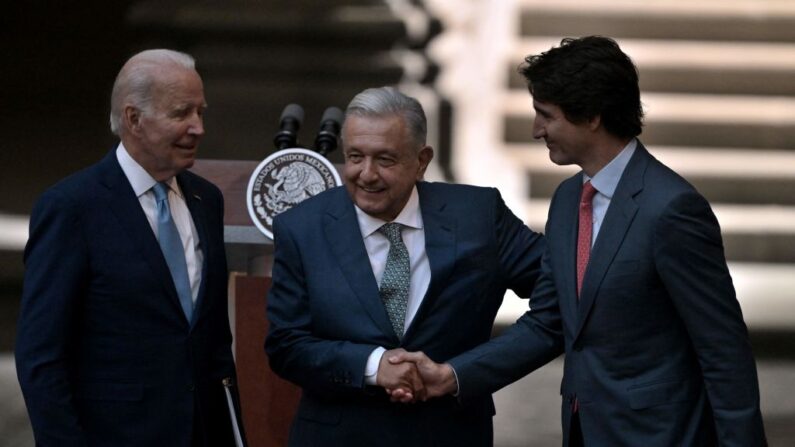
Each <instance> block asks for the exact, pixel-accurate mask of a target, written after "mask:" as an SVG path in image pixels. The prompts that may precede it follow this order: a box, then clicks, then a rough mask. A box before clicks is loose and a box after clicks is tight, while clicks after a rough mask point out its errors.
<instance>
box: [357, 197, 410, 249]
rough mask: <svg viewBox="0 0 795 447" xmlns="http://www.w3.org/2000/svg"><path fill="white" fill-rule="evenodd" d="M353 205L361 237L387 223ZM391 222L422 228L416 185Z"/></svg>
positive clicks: (368, 234)
mask: <svg viewBox="0 0 795 447" xmlns="http://www.w3.org/2000/svg"><path fill="white" fill-rule="evenodd" d="M353 207H354V208H355V209H356V219H357V220H358V221H359V229H360V230H361V232H362V238H366V237H368V236H370V235H371V234H373V233H375V232H376V231H378V229H379V228H381V227H382V226H383V225H384V224H385V223H387V222H386V221H384V220H381V219H379V218H377V217H373V216H371V215H369V214H367V213H365V212H364V211H362V210H361V208H359V207H358V206H356V204H354V205H353ZM392 222H397V223H399V224H402V225H403V226H406V227H410V228H416V229H422V214H421V213H420V196H419V194H418V193H417V186H416V185H415V186H414V188H412V190H411V195H410V196H409V201H408V202H406V205H405V206H404V207H403V209H402V210H401V211H400V214H398V215H397V217H396V218H395V220H393V221H392Z"/></svg>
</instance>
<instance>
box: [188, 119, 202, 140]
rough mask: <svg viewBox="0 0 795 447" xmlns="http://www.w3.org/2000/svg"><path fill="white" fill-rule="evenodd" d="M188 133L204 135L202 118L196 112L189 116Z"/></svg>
mask: <svg viewBox="0 0 795 447" xmlns="http://www.w3.org/2000/svg"><path fill="white" fill-rule="evenodd" d="M188 133H190V134H191V135H195V136H197V137H200V136H202V135H204V119H203V118H202V116H201V115H200V114H198V113H194V114H193V116H192V117H191V123H190V127H188Z"/></svg>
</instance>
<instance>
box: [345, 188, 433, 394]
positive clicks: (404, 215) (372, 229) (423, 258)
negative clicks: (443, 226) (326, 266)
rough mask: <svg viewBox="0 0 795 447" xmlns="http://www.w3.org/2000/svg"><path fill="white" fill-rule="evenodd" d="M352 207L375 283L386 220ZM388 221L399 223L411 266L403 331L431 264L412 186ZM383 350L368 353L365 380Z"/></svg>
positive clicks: (370, 379) (380, 272)
mask: <svg viewBox="0 0 795 447" xmlns="http://www.w3.org/2000/svg"><path fill="white" fill-rule="evenodd" d="M354 207H355V208H356V218H357V220H358V222H359V229H360V230H361V232H362V239H363V240H364V248H365V249H366V250H367V256H368V257H369V258H370V266H371V267H372V269H373V275H374V276H375V280H376V283H378V284H381V278H382V277H383V276H384V268H385V267H386V259H387V254H388V253H389V240H387V238H386V236H384V235H383V234H381V233H379V232H378V229H379V228H381V226H383V225H384V224H386V223H387V222H386V221H383V220H381V219H378V218H375V217H373V216H370V215H369V214H367V213H365V212H364V211H362V210H361V209H359V207H358V206H354ZM392 222H397V223H400V224H402V225H403V229H402V231H401V235H402V237H403V243H404V244H406V249H407V250H408V252H409V263H410V268H411V279H410V283H409V297H408V303H407V304H406V320H405V323H404V325H403V328H404V329H403V330H404V333H405V330H406V329H408V327H409V325H410V324H411V322H412V321H413V320H414V316H415V315H417V310H419V308H420V305H421V304H422V300H423V298H424V297H425V293H426V292H427V291H428V285H429V284H430V283H431V266H430V264H429V263H428V254H427V253H426V252H425V230H424V228H423V224H422V213H421V212H420V197H419V194H418V193H417V187H416V186H415V187H414V189H413V190H412V191H411V196H409V200H408V202H407V203H406V206H404V207H403V210H401V211H400V214H398V216H397V217H396V218H395V220H393V221H392ZM401 335H402V334H401ZM385 351H386V349H385V348H383V347H379V348H376V349H375V350H374V351H373V352H372V353H371V354H370V357H369V358H368V359H367V366H366V368H365V383H367V384H369V385H375V383H376V378H377V373H378V365H379V364H380V363H381V357H382V356H383V354H384V352H385Z"/></svg>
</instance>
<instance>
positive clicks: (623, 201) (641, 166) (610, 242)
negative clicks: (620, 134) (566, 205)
mask: <svg viewBox="0 0 795 447" xmlns="http://www.w3.org/2000/svg"><path fill="white" fill-rule="evenodd" d="M648 162H649V153H648V152H646V149H645V148H644V147H643V146H642V145H641V144H640V143H638V147H637V149H636V150H635V154H633V156H632V159H630V161H629V164H627V167H626V168H625V169H624V173H623V174H622V176H621V179H620V180H619V182H618V186H617V187H616V190H615V193H614V194H613V198H612V199H611V200H610V206H609V207H608V208H607V213H606V214H605V218H604V222H602V225H601V227H600V229H599V234H598V235H597V238H596V243H595V244H594V246H593V249H592V250H591V257H590V260H589V261H588V268H587V269H586V271H585V278H584V279H583V284H582V294H581V296H580V306H579V309H578V315H577V317H578V318H577V330H576V332H575V339H576V338H577V336H578V335H579V334H580V332H581V331H582V328H583V326H584V325H585V321H586V320H587V318H588V313H589V312H590V310H591V308H592V307H593V305H594V301H595V300H596V295H597V292H598V291H599V287H600V286H601V284H602V280H603V279H604V276H605V273H607V269H608V268H609V267H610V264H612V262H613V259H614V258H615V256H616V253H618V250H619V248H621V244H622V242H624V237H625V235H626V234H627V230H628V229H629V227H630V225H631V224H632V221H633V220H634V218H635V214H636V213H637V212H638V205H637V203H636V202H635V198H634V196H635V195H636V194H637V193H638V192H640V191H641V190H642V189H643V173H644V172H645V170H646V166H647V165H648ZM575 252H576V250H575Z"/></svg>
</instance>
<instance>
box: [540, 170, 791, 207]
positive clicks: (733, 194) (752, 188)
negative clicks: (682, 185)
mask: <svg viewBox="0 0 795 447" xmlns="http://www.w3.org/2000/svg"><path fill="white" fill-rule="evenodd" d="M568 177H569V175H567V174H566V173H564V172H563V171H562V170H561V171H558V172H556V173H552V172H528V178H529V188H530V191H529V193H530V197H531V198H547V197H551V196H552V194H553V193H554V192H555V189H556V188H557V187H558V185H559V184H560V182H562V181H563V180H565V179H566V178H568ZM683 177H685V178H686V179H687V181H688V182H690V183H691V184H692V185H693V186H694V187H695V188H696V189H698V190H699V191H700V192H701V193H702V194H703V195H704V197H706V198H707V199H708V200H709V201H710V202H712V203H729V204H737V205H780V206H795V194H793V191H795V180H793V179H792V178H791V177H784V178H781V177H756V178H752V177H729V176H714V175H709V176H700V175H696V174H689V175H688V174H683Z"/></svg>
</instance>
